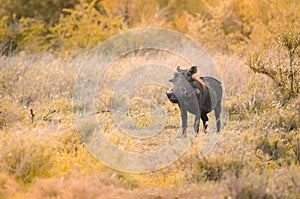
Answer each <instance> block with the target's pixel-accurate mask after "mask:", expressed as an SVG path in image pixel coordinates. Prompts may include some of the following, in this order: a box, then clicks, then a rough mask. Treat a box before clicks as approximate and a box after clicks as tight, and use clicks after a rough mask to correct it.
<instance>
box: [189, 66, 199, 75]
mask: <svg viewBox="0 0 300 199" xmlns="http://www.w3.org/2000/svg"><path fill="white" fill-rule="evenodd" d="M190 73H191V74H192V75H193V74H195V73H197V66H192V68H191V69H190Z"/></svg>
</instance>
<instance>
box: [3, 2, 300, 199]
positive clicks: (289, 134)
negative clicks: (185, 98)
mask: <svg viewBox="0 0 300 199" xmlns="http://www.w3.org/2000/svg"><path fill="white" fill-rule="evenodd" d="M0 4H1V7H0V70H1V72H0V99H1V100H0V137H1V139H0V151H1V153H0V198H75V197H76V198H103V197H106V198H109V197H111V198H133V197H135V198H153V197H163V198H174V197H178V198H181V197H183V198H195V197H200V196H202V197H205V198H299V196H300V188H299V187H300V134H299V132H300V98H299V92H300V12H299V10H300V2H299V0H282V1H276V0H264V1H261V0H178V1H173V0H162V1H158V0H148V1H139V0H110V1H106V0H100V1H99V0H98V1H97V0H94V1H91V0H72V1H59V0H44V1H38V0H28V1H23V0H5V1H4V0H0ZM149 26H155V27H166V28H171V29H175V30H178V31H181V32H183V33H184V34H186V35H187V36H189V37H191V38H192V39H194V40H196V41H197V42H198V43H199V44H200V45H201V46H203V47H204V48H205V49H206V50H207V51H208V52H209V53H210V54H211V55H212V58H213V60H214V62H215V63H216V65H217V67H218V69H219V71H220V73H221V76H222V81H223V84H224V87H225V89H226V96H225V98H224V106H225V108H226V111H227V114H228V120H227V122H226V126H225V128H224V130H223V132H222V134H221V135H220V136H219V141H218V144H217V145H216V146H215V148H214V149H213V151H212V152H211V153H210V154H209V156H207V157H206V158H202V159H199V158H198V156H197V151H198V147H200V146H201V143H203V139H204V138H205V135H204V134H200V137H199V138H198V139H197V140H196V143H194V144H193V147H192V148H191V149H190V150H189V151H188V152H187V153H186V154H185V155H184V156H183V157H181V158H180V159H179V160H178V161H176V162H174V163H173V164H171V165H170V166H168V167H167V168H165V169H162V170H159V171H156V172H151V173H148V174H128V173H123V172H118V171H115V170H111V169H110V168H107V167H105V166H104V165H102V164H101V163H99V162H98V161H96V160H95V159H94V158H93V157H92V156H91V155H90V154H89V153H88V152H87V151H86V150H85V148H84V146H83V145H82V143H81V142H80V140H79V138H78V137H77V134H76V129H75V125H74V121H73V117H72V99H71V96H72V87H73V83H74V81H75V78H76V75H77V71H78V69H79V66H80V63H82V61H83V60H84V59H85V58H86V53H88V52H89V50H91V49H92V48H93V47H95V45H97V44H99V43H100V42H101V41H103V40H105V39H107V38H108V37H110V36H112V35H114V34H117V33H120V32H122V31H126V30H128V29H131V28H138V27H149ZM151 55H153V52H148V54H147V52H146V54H145V52H142V53H135V54H134V53H133V54H129V55H127V56H126V57H124V58H122V59H121V60H118V62H116V63H114V65H112V68H111V71H110V70H108V71H107V73H106V74H105V75H106V77H107V78H106V82H104V83H103V85H109V86H108V89H107V90H105V92H104V93H99V97H102V99H106V101H104V103H103V104H98V106H99V107H100V108H106V107H109V100H110V96H111V93H110V90H109V88H110V86H111V85H112V82H113V81H114V80H115V79H116V78H118V77H117V76H116V75H115V73H116V72H117V73H118V74H121V72H120V70H121V68H120V67H118V66H120V64H122V65H123V67H124V68H125V69H129V68H130V67H132V66H133V65H137V64H140V63H141V62H142V61H143V60H144V57H145V56H150V58H149V59H148V62H150V63H152V62H153V63H154V62H155V61H157V60H159V61H163V63H165V64H166V65H170V66H171V67H172V66H174V68H175V67H176V66H177V65H178V63H181V65H183V66H186V67H188V65H187V64H186V63H185V62H184V61H183V60H180V59H179V58H177V59H176V58H173V57H172V56H171V55H169V54H165V53H163V52H159V53H157V54H155V57H153V56H151ZM118 70H119V71H118ZM162 91H163V90H158V91H157V90H155V92H153V90H151V89H150V91H149V92H148V93H143V92H141V91H140V92H139V93H137V96H136V97H135V98H134V99H133V100H132V107H131V112H130V114H131V116H132V117H133V120H134V121H136V123H137V124H139V125H147V124H148V123H149V116H148V115H147V110H145V109H143V108H141V107H145V104H147V103H148V102H147V101H143V99H145V98H143V97H140V96H144V97H145V96H151V97H152V98H153V99H154V101H153V103H155V104H160V105H163V106H164V107H165V108H166V109H167V110H168V113H169V118H168V122H169V123H168V124H169V125H168V126H167V127H166V128H165V129H164V133H163V134H162V135H160V136H157V137H155V138H153V140H151V141H150V142H145V141H143V140H134V139H130V138H128V137H125V136H124V135H122V134H121V132H119V130H118V129H117V127H116V124H115V123H114V120H113V118H112V115H111V114H110V113H109V112H103V113H100V114H98V118H99V119H101V118H108V119H107V121H106V122H103V124H102V125H103V127H104V128H105V133H106V135H107V136H108V137H109V138H110V139H111V141H112V142H113V143H115V144H118V145H119V146H120V147H123V148H124V149H126V150H133V151H149V150H151V149H152V150H153V147H154V148H159V147H160V146H161V145H160V144H162V143H166V142H168V140H171V139H172V138H174V136H175V134H176V133H177V130H178V129H179V127H180V126H179V125H180V124H179V121H180V120H179V115H178V114H179V110H178V108H177V107H176V106H175V105H172V104H171V103H169V102H168V101H167V100H166V99H161V97H160V96H161V95H158V93H159V92H162ZM154 93H155V94H156V95H154ZM138 95H140V96H138ZM153 96H154V97H153ZM143 103H144V104H143ZM148 104H149V103H148ZM151 147H152V148H151Z"/></svg>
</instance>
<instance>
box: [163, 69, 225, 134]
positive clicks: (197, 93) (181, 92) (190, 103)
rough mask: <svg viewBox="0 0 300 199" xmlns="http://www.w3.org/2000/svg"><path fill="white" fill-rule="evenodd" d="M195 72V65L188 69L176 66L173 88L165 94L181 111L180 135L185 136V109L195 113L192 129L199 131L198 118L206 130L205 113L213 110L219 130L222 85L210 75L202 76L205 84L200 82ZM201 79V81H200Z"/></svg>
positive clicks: (206, 120)
mask: <svg viewBox="0 0 300 199" xmlns="http://www.w3.org/2000/svg"><path fill="white" fill-rule="evenodd" d="M195 73H197V67H196V66H193V67H191V68H190V69H189V70H183V69H180V66H178V67H177V72H176V73H174V78H173V79H171V80H170V82H172V83H173V89H171V90H169V91H167V96H168V98H169V100H170V101H171V102H172V103H177V104H178V105H179V108H180V112H181V120H182V135H181V136H184V137H186V129H187V111H188V112H190V113H192V114H193V115H195V121H194V131H195V133H196V136H197V134H198V133H199V123H200V118H201V119H202V122H203V126H204V129H205V132H206V129H207V126H208V117H207V114H208V113H209V112H211V111H212V110H214V112H215V117H216V126H217V132H220V127H221V123H220V114H221V99H222V86H221V82H220V81H218V80H216V79H215V78H212V77H202V78H201V79H202V80H203V81H204V82H205V84H203V83H202V84H200V83H199V80H196V79H195V78H194V77H195V76H193V74H195ZM202 80H201V81H202Z"/></svg>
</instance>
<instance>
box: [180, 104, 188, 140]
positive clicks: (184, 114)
mask: <svg viewBox="0 0 300 199" xmlns="http://www.w3.org/2000/svg"><path fill="white" fill-rule="evenodd" d="M180 113H181V123H182V134H181V136H180V137H186V129H187V110H186V109H185V108H183V107H180Z"/></svg>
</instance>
